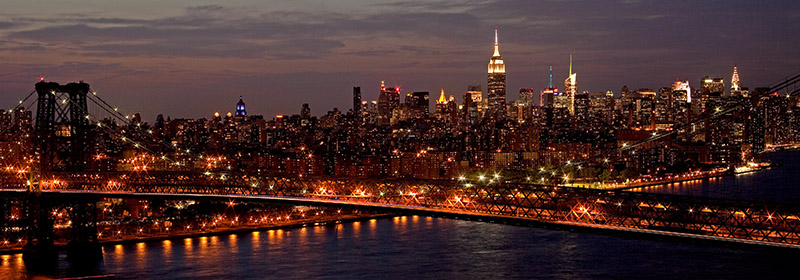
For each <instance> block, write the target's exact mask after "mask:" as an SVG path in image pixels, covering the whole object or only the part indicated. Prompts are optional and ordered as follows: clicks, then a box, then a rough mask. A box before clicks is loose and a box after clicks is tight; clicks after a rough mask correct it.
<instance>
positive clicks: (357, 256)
mask: <svg viewBox="0 0 800 280" xmlns="http://www.w3.org/2000/svg"><path fill="white" fill-rule="evenodd" d="M767 158H768V159H769V160H771V161H773V162H775V163H778V164H779V165H780V166H776V167H773V168H770V169H768V170H762V171H758V172H753V173H748V174H741V175H737V176H729V177H721V178H716V179H704V180H698V181H693V182H683V183H674V184H665V185H659V186H651V187H646V188H641V189H639V190H638V191H649V192H658V193H673V194H688V195H696V196H707V197H724V198H737V199H755V200H766V201H773V202H781V203H797V202H798V201H800V191H799V190H798V189H799V188H800V186H799V185H800V184H798V183H797V182H800V172H798V171H800V151H783V152H777V153H773V154H770V155H767ZM103 252H104V254H103V256H104V259H103V262H102V263H101V264H99V265H98V266H97V267H96V268H91V269H85V268H80V269H76V268H72V267H70V266H69V264H68V262H66V261H63V260H62V261H61V262H59V265H60V266H59V268H58V269H57V270H56V271H55V272H52V273H50V274H49V275H36V274H31V273H29V272H27V270H26V268H25V265H24V263H23V262H22V257H21V255H19V254H18V255H4V256H0V258H2V259H1V261H2V262H1V263H0V278H2V279H26V278H30V277H31V276H42V277H47V278H53V277H55V278H58V277H74V276H86V275H103V274H113V275H115V277H116V278H118V279H379V278H386V279H527V278H543V279H608V278H617V279H635V278H653V279H663V278H670V279H708V278H711V279H756V278H757V279H769V278H777V279H786V278H795V277H796V274H797V273H796V271H795V266H796V265H797V264H798V263H800V253H798V252H787V251H778V250H774V249H768V248H752V247H745V248H741V247H732V248H727V247H719V246H706V245H698V244H694V243H684V242H675V241H659V240H654V239H651V238H648V237H642V238H626V237H616V236H610V235H599V234H590V233H578V232H569V231H559V230H546V229H539V228H531V227H520V226H509V225H503V224H493V223H484V222H474V221H463V220H451V219H444V218H431V217H421V216H402V217H394V218H383V219H374V220H368V221H362V222H354V223H345V224H339V225H336V226H322V227H307V228H300V229H292V230H269V231H257V232H252V233H247V234H232V235H224V236H216V237H197V238H187V239H183V240H173V241H158V242H150V243H135V244H124V245H109V246H104V247H103ZM61 257H62V258H63V257H64V256H63V255H62V256H61Z"/></svg>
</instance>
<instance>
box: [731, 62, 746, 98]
mask: <svg viewBox="0 0 800 280" xmlns="http://www.w3.org/2000/svg"><path fill="white" fill-rule="evenodd" d="M731 96H743V97H749V96H750V91H749V90H748V88H745V87H741V85H740V84H739V69H737V68H736V66H733V76H732V77H731Z"/></svg>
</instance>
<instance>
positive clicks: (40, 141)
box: [23, 79, 102, 265]
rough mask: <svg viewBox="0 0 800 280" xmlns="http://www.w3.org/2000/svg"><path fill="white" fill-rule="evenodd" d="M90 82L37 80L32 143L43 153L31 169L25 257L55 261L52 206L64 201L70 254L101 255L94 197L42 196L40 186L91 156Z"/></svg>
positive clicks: (77, 258)
mask: <svg viewBox="0 0 800 280" xmlns="http://www.w3.org/2000/svg"><path fill="white" fill-rule="evenodd" d="M89 92H90V87H89V84H87V83H84V82H83V81H81V82H78V83H69V84H66V85H60V84H58V83H55V82H45V81H44V79H42V80H41V81H40V82H38V83H36V93H37V94H38V103H37V111H36V123H35V129H34V130H35V131H34V133H35V135H36V138H35V141H34V148H35V151H36V153H37V155H38V156H39V166H38V168H32V169H38V174H35V172H32V174H31V178H30V181H29V183H28V194H27V198H26V200H25V204H26V206H25V207H24V208H25V213H24V215H25V217H24V219H25V221H26V224H27V233H26V235H27V240H28V242H27V243H26V245H25V248H24V251H23V258H24V259H25V260H26V263H27V264H30V265H42V264H44V265H51V264H52V263H53V262H54V261H57V256H58V254H57V253H58V249H57V248H55V245H54V239H55V238H54V231H53V230H54V229H53V228H54V227H53V217H51V214H50V213H51V210H52V209H54V208H57V207H65V208H66V209H68V210H69V213H70V218H71V220H72V222H73V223H72V231H73V236H72V240H71V241H70V242H69V243H68V245H67V247H68V248H67V251H68V252H67V255H68V258H70V259H71V260H75V261H94V260H97V259H98V257H100V256H102V253H101V251H100V245H99V243H98V242H97V235H96V234H97V233H96V231H97V227H96V224H97V208H96V207H97V203H96V200H94V199H91V198H87V199H72V200H69V201H59V202H56V201H50V200H45V199H43V198H42V193H41V191H42V187H43V186H46V185H48V182H49V180H50V179H51V178H52V173H53V172H54V171H56V172H58V171H62V172H63V171H66V172H79V171H83V170H84V169H85V166H86V164H87V161H88V158H89V157H88V154H89V153H88V147H89V143H88V137H87V136H88V135H87V134H88V132H89V129H90V127H89V111H88V108H87V95H88V94H89Z"/></svg>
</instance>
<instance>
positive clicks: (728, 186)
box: [632, 150, 800, 204]
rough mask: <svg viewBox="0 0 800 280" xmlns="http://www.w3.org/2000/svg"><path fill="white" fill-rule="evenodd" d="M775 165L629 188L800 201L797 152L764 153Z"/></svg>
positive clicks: (725, 196) (698, 194) (708, 195)
mask: <svg viewBox="0 0 800 280" xmlns="http://www.w3.org/2000/svg"><path fill="white" fill-rule="evenodd" d="M765 159H766V160H769V161H771V162H773V163H776V164H777V166H775V167H771V168H769V169H766V170H760V171H756V172H750V173H744V174H738V175H734V176H725V177H718V178H707V179H700V180H693V181H686V182H679V183H672V184H663V185H656V186H650V187H644V188H638V189H633V190H632V191H643V192H655V193H668V194H683V195H693V196H705V197H720V198H733V199H747V200H761V201H769V202H778V203H787V204H800V151H798V150H795V151H780V152H775V153H770V154H767V155H765Z"/></svg>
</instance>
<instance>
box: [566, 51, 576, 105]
mask: <svg viewBox="0 0 800 280" xmlns="http://www.w3.org/2000/svg"><path fill="white" fill-rule="evenodd" d="M576 94H578V74H577V73H572V55H569V76H568V77H567V79H566V80H564V95H565V96H564V97H565V98H568V99H569V100H568V102H567V108H568V109H569V113H570V114H571V115H574V114H575V95H576Z"/></svg>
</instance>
